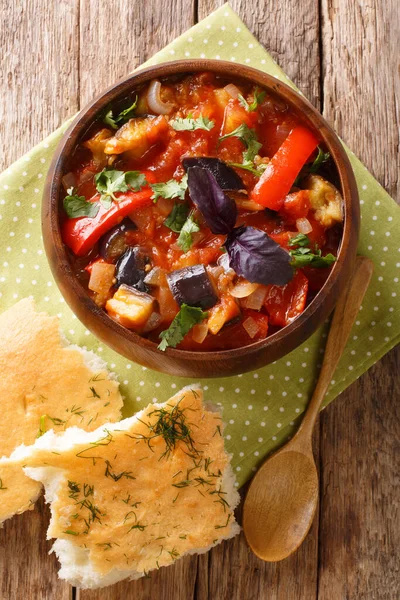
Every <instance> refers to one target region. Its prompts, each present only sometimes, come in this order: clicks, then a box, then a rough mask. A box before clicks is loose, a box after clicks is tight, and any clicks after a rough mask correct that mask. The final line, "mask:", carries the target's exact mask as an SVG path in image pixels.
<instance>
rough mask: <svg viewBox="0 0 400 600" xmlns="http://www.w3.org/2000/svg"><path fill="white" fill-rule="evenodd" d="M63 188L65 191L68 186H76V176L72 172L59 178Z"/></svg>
mask: <svg viewBox="0 0 400 600" xmlns="http://www.w3.org/2000/svg"><path fill="white" fill-rule="evenodd" d="M61 182H62V184H63V187H64V190H65V191H66V192H67V191H68V190H69V189H70V188H76V177H75V175H74V173H72V172H71V173H67V174H66V175H64V177H63V178H62V180H61Z"/></svg>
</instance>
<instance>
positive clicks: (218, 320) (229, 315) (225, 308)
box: [208, 294, 240, 335]
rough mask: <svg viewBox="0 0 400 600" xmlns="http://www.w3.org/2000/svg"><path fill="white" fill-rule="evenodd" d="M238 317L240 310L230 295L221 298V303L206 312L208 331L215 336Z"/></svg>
mask: <svg viewBox="0 0 400 600" xmlns="http://www.w3.org/2000/svg"><path fill="white" fill-rule="evenodd" d="M239 315H240V308H239V306H238V304H237V302H236V300H235V299H234V298H232V296H230V295H227V294H226V295H224V296H222V297H221V301H220V302H219V303H218V304H217V305H216V306H214V307H213V308H211V309H210V310H209V312H208V330H209V331H210V333H212V334H213V335H215V334H216V333H218V332H219V331H220V330H221V329H222V327H223V326H224V325H225V324H226V323H229V322H230V321H232V319H235V318H236V317H238V316H239Z"/></svg>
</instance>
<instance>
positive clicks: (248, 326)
mask: <svg viewBox="0 0 400 600" xmlns="http://www.w3.org/2000/svg"><path fill="white" fill-rule="evenodd" d="M243 327H244V328H245V330H246V331H247V333H248V334H249V336H250V337H251V339H253V338H254V337H255V336H256V335H257V333H258V323H257V321H255V320H254V319H253V317H247V319H245V320H244V321H243Z"/></svg>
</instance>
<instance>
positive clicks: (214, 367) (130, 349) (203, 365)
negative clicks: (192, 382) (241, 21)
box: [42, 59, 360, 377]
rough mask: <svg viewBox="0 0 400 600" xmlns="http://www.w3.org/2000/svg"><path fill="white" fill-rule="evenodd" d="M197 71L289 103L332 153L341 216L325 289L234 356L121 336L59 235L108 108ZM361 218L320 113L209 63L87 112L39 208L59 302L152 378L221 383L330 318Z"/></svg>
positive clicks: (339, 149)
mask: <svg viewBox="0 0 400 600" xmlns="http://www.w3.org/2000/svg"><path fill="white" fill-rule="evenodd" d="M195 71H213V72H215V73H217V74H218V75H221V76H224V77H226V78H229V77H232V78H233V79H236V78H240V79H242V80H245V81H249V82H251V83H253V84H256V85H259V86H261V87H263V88H265V89H266V90H268V91H269V92H271V93H273V94H274V95H275V96H277V97H278V98H280V99H281V100H283V101H284V102H286V103H287V104H288V105H289V107H291V108H292V109H293V110H294V111H295V113H297V114H298V115H299V116H300V118H301V120H302V121H303V123H305V125H307V126H308V127H309V128H310V129H311V130H313V131H315V132H316V133H317V134H318V136H319V137H320V138H321V140H322V143H323V145H324V146H326V148H327V149H328V150H329V152H330V153H331V156H332V158H333V160H334V162H335V164H336V168H337V170H338V174H339V179H340V184H341V192H342V195H343V200H344V214H345V217H344V227H343V238H342V242H341V245H340V249H339V254H338V259H337V261H336V263H335V264H334V266H333V268H332V271H331V273H330V275H329V277H328V279H327V281H326V283H325V285H324V286H323V288H322V289H321V291H320V292H319V293H318V294H317V295H316V297H315V298H314V299H313V300H312V302H311V303H310V304H309V305H308V306H307V308H306V309H305V311H304V312H303V313H302V314H301V315H300V316H299V317H298V318H297V319H296V320H295V321H293V323H291V324H290V325H288V326H286V327H284V328H283V329H281V330H280V331H278V332H277V333H274V334H272V335H271V336H270V337H268V338H266V339H265V340H261V341H258V342H255V343H254V344H251V345H249V346H245V347H242V348H236V349H234V350H223V351H218V352H192V351H186V350H177V349H173V348H168V349H167V351H166V352H161V351H159V350H157V346H156V344H154V343H153V342H151V341H149V340H147V339H145V338H142V337H140V336H139V335H137V334H135V333H133V332H132V331H129V330H127V329H125V328H124V327H122V326H121V325H119V324H118V323H116V322H115V321H113V320H112V319H111V318H110V317H109V316H108V315H107V314H106V312H105V311H104V310H102V309H101V308H98V307H97V306H96V304H95V303H94V302H93V301H92V300H91V299H90V298H89V296H88V295H87V292H86V291H85V289H84V288H83V286H82V285H81V284H80V283H79V281H78V280H77V278H76V276H75V275H74V273H73V271H72V269H71V263H70V260H69V256H68V252H67V250H66V248H65V246H64V244H63V242H62V240H61V234H60V226H59V225H60V208H61V206H62V197H63V188H62V183H61V180H62V177H63V175H64V173H65V172H66V168H67V164H68V159H69V158H70V156H71V154H72V152H73V151H74V148H75V146H76V145H77V144H78V143H79V141H80V140H81V139H82V137H83V136H84V135H85V133H86V132H87V130H88V128H89V126H90V125H91V124H92V123H93V121H94V120H95V119H96V118H98V117H99V115H100V114H104V110H105V109H106V107H107V106H109V105H110V104H111V105H112V104H113V103H114V102H116V101H117V100H121V99H123V98H125V97H127V96H129V94H131V93H132V92H133V91H134V90H135V88H136V87H137V86H138V85H140V84H143V83H145V82H148V81H150V80H151V79H154V78H160V77H166V76H170V75H175V74H181V73H182V74H183V73H190V72H195ZM64 195H65V193H64ZM359 219H360V217H359V201H358V193H357V187H356V182H355V179H354V175H353V171H352V169H351V166H350V162H349V160H348V158H347V156H346V153H345V151H344V149H343V146H342V144H341V143H340V141H339V139H338V137H337V136H336V134H335V133H334V132H333V131H332V129H331V128H330V127H329V125H328V124H327V123H326V121H325V120H324V119H323V118H322V116H321V115H320V114H319V113H318V111H317V110H316V109H315V108H314V107H313V106H312V105H311V104H310V103H309V102H308V101H307V100H305V99H304V98H303V97H302V96H300V95H299V94H297V93H296V92H294V91H293V90H292V89H291V88H289V87H288V86H286V85H285V84H283V83H281V82H280V81H278V80H277V79H275V78H274V77H272V76H270V75H267V74H265V73H262V72H261V71H257V70H256V69H252V68H250V67H245V66H243V65H239V64H234V63H229V62H223V61H218V60H206V59H205V60H179V61H174V62H170V63H164V64H161V65H156V66H152V67H148V68H145V69H142V70H140V71H137V72H135V73H134V74H133V75H130V76H129V77H127V78H126V79H123V80H122V81H120V82H119V83H117V84H116V85H114V86H113V87H111V88H109V89H108V90H107V91H106V92H104V94H102V95H101V96H100V97H98V98H97V99H96V100H94V101H93V102H91V103H90V104H89V105H88V106H87V107H86V108H84V109H83V110H82V111H81V112H80V113H79V114H78V116H77V117H76V118H75V119H74V121H73V123H72V124H71V125H70V127H69V128H68V130H67V132H66V133H65V135H64V137H63V138H62V140H61V142H60V144H59V146H58V148H57V151H56V153H55V155H54V158H53V161H52V164H51V167H50V170H49V173H48V176H47V182H46V188H45V192H44V196H43V208H42V228H43V239H44V245H45V249H46V253H47V258H48V260H49V263H50V267H51V269H52V272H53V275H54V277H55V280H56V282H57V284H58V287H59V288H60V291H61V293H62V295H63V296H64V298H65V300H66V301H67V303H68V304H69V306H70V307H71V309H72V310H73V311H74V313H75V314H76V316H77V317H78V318H79V319H80V321H82V323H84V325H85V326H86V327H87V328H88V329H90V330H91V331H92V332H93V333H94V334H95V335H96V336H97V337H98V338H100V339H101V340H102V341H103V342H104V343H105V344H107V345H108V346H110V347H111V348H113V349H114V350H116V351H117V352H119V353H120V354H122V355H123V356H126V358H128V359H130V360H133V361H135V362H137V363H139V364H141V365H145V366H146V367H150V368H151V369H155V370H157V371H163V372H164V373H169V374H171V375H181V376H186V377H225V376H228V375H236V374H238V373H243V372H245V371H252V370H254V369H258V368H259V367H263V366H264V365H267V364H269V363H271V362H273V361H274V360H277V359H278V358H281V357H282V356H284V355H285V354H287V353H288V352H290V351H291V350H293V349H294V348H296V346H298V345H299V344H301V343H302V342H304V341H305V340H306V339H307V338H308V337H309V336H310V335H311V334H312V333H313V332H314V331H315V330H316V329H317V328H318V327H319V326H320V325H321V324H322V323H323V322H324V320H325V319H326V318H327V317H328V315H329V314H330V313H331V311H332V310H333V308H334V306H335V303H336V301H337V299H338V296H339V294H340V292H341V290H342V289H343V288H344V286H345V285H346V283H347V282H348V280H349V277H350V276H351V272H352V269H353V262H354V259H355V256H356V248H357V241H358V233H359Z"/></svg>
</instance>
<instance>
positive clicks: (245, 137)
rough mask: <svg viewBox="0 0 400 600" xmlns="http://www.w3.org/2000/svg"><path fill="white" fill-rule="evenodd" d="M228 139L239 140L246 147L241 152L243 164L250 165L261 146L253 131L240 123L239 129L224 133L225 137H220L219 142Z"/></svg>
mask: <svg viewBox="0 0 400 600" xmlns="http://www.w3.org/2000/svg"><path fill="white" fill-rule="evenodd" d="M230 137H237V138H239V139H240V140H241V141H242V142H243V144H244V145H245V146H246V150H245V151H244V152H243V163H244V164H248V163H252V162H253V160H254V157H255V156H256V154H257V152H258V151H259V149H260V148H261V146H262V144H261V143H260V142H258V141H257V134H256V132H255V130H254V129H250V127H248V125H246V123H242V124H241V125H239V127H237V128H236V129H234V131H231V132H230V133H226V134H225V135H223V136H222V137H220V138H219V141H220V142H222V141H223V140H226V139H227V138H230Z"/></svg>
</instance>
